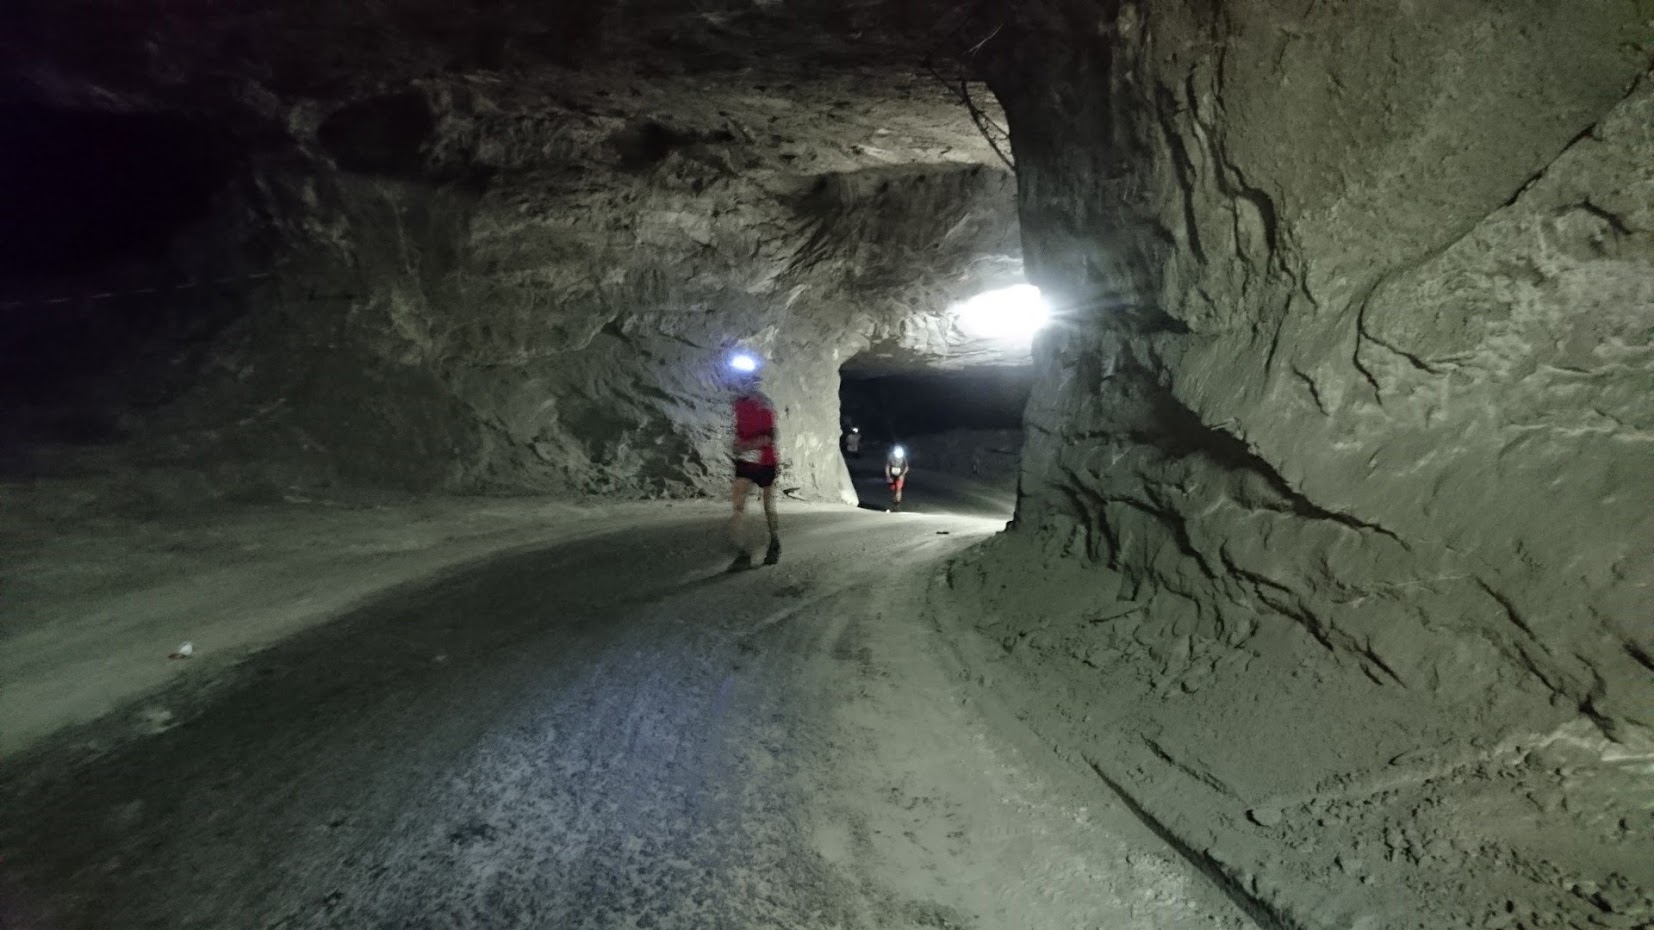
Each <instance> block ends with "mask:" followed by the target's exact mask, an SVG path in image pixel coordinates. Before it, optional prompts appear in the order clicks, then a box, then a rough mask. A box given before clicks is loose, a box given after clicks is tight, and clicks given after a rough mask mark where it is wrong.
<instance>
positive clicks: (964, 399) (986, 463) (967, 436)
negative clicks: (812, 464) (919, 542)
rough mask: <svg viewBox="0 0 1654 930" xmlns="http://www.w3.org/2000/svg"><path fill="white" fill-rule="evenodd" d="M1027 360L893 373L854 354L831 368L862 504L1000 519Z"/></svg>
mask: <svg viewBox="0 0 1654 930" xmlns="http://www.w3.org/2000/svg"><path fill="white" fill-rule="evenodd" d="M1032 388H1033V367H1032V366H1031V365H991V366H976V367H970V368H961V369H954V370H926V369H919V370H892V369H889V368H884V367H878V366H866V365H864V364H861V363H859V362H858V360H856V359H852V360H851V361H850V362H849V363H847V364H846V365H845V366H844V367H843V368H842V369H841V370H840V373H839V411H840V426H841V438H840V450H841V452H842V453H843V455H844V460H845V464H846V466H847V467H848V468H849V470H850V477H851V480H852V482H853V483H854V485H855V489H856V496H857V499H858V501H859V503H860V505H861V506H862V507H864V508H868V509H875V510H884V509H890V508H891V506H892V505H893V504H894V503H896V502H897V496H896V495H895V493H894V489H893V488H891V487H890V485H889V481H888V477H887V473H886V465H887V463H889V464H890V465H891V467H892V468H893V469H894V470H895V471H900V470H901V466H900V463H901V462H903V461H905V462H906V463H907V476H906V480H905V481H904V482H903V488H902V494H901V495H900V509H902V510H913V511H918V512H925V511H938V512H950V511H951V512H967V513H973V514H980V515H992V516H1005V517H1007V518H1008V517H1009V516H1010V515H1011V513H1012V511H1013V510H1014V507H1015V498H1016V486H1017V472H1018V465H1019V461H1020V456H1021V450H1022V439H1023V435H1022V422H1023V411H1024V409H1025V408H1026V407H1027V405H1028V397H1029V393H1030V392H1031V390H1032Z"/></svg>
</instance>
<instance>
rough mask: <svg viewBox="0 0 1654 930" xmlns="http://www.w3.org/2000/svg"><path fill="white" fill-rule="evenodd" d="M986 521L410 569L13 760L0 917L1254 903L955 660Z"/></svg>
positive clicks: (815, 517)
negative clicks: (412, 574) (760, 546)
mask: <svg viewBox="0 0 1654 930" xmlns="http://www.w3.org/2000/svg"><path fill="white" fill-rule="evenodd" d="M999 526H1000V524H999V522H998V521H994V520H988V519H981V518H972V517H962V516H937V515H916V514H902V515H884V514H872V513H867V512H865V511H861V512H857V511H849V510H846V511H844V512H842V513H838V512H811V513H807V514H802V515H797V516H795V517H793V518H791V519H790V520H789V522H788V525H787V529H788V538H787V550H786V558H785V560H784V561H783V563H782V564H781V565H779V566H776V567H774V568H765V569H759V570H755V571H752V572H747V573H742V574H737V575H724V574H721V573H720V572H719V568H720V567H721V563H722V559H723V556H722V554H721V552H720V551H719V550H718V549H717V547H716V546H715V545H713V544H712V541H713V540H715V539H716V536H715V535H713V531H712V530H711V528H709V527H707V526H704V525H698V524H697V525H683V524H682V523H677V524H672V525H663V526H659V527H650V528H647V529H645V530H640V531H634V532H630V533H626V534H618V535H613V536H606V537H599V538H597V539H595V540H586V541H582V542H578V543H573V544H566V545H561V546H555V547H551V548H548V549H545V550H543V551H536V552H532V553H527V554H517V555H513V556H510V557H507V558H504V559H501V560H498V561H495V562H493V563H491V564H489V565H487V566H486V567H481V568H478V569H476V570H474V571H470V572H468V573H466V574H464V575H462V576H459V577H449V578H447V579H445V580H443V581H441V582H439V583H437V584H436V585H434V586H433V587H430V588H428V589H426V590H412V591H404V592H402V593H400V594H397V595H395V596H394V597H393V598H391V599H389V600H386V601H382V602H380V603H378V604H376V605H374V606H372V607H371V608H368V609H365V610H362V611H360V612H358V613H356V614H355V615H353V616H351V617H348V618H345V619H343V620H340V621H337V622H334V623H332V624H328V625H326V626H323V627H319V628H317V629H314V630H311V631H310V632H307V633H304V634H302V635H300V636H298V637H295V638H293V639H290V640H288V641H286V642H284V643H283V644H281V645H279V646H277V647H275V648H273V649H270V650H267V651H264V652H262V653H259V654H257V655H256V656H254V657H252V658H250V659H248V660H247V661H245V662H243V663H241V664H240V665H239V666H237V667H236V668H235V669H234V670H233V671H232V672H231V673H230V674H229V675H228V676H227V677H221V678H220V679H219V680H217V681H216V682H214V683H213V684H211V685H210V686H200V685H195V686H191V687H190V688H188V689H186V688H184V687H182V686H180V687H178V688H174V689H173V690H172V691H171V692H169V693H167V694H165V695H163V696H162V697H161V698H159V699H157V700H156V701H152V702H150V703H149V705H148V706H150V707H151V708H152V709H154V708H160V710H159V711H154V712H152V713H151V715H150V716H149V717H147V718H145V717H144V716H143V715H139V716H137V717H133V716H124V717H121V718H119V719H111V720H108V721H105V722H104V723H102V724H99V725H96V726H94V727H92V728H88V729H82V730H80V731H77V732H74V733H71V734H69V735H68V736H65V737H62V738H60V739H58V740H56V741H54V742H52V743H50V744H49V745H48V746H46V747H45V748H43V749H41V750H39V751H36V752H34V753H33V754H31V755H30V756H29V757H26V758H22V759H15V760H10V761H9V762H8V764H7V768H6V770H5V771H4V772H3V773H0V779H4V781H3V783H0V791H3V792H4V805H5V810H6V811H7V816H6V818H5V822H4V826H3V828H0V829H3V833H0V840H3V844H4V845H3V850H4V855H5V859H4V866H3V867H4V869H6V873H5V875H4V882H5V885H4V888H3V890H4V897H3V899H0V900H3V902H4V903H3V905H0V926H3V927H5V928H7V930H11V928H14V927H15V928H34V927H50V928H54V930H70V928H117V927H118V928H149V927H154V928H179V930H183V928H206V927H214V928H217V927H223V928H335V927H338V928H356V927H362V928H392V927H396V928H586V927H590V928H599V927H602V928H609V927H657V928H725V927H727V928H746V927H753V928H757V927H799V928H816V927H820V928H832V927H838V928H863V927H865V928H887V927H962V928H963V927H1064V928H1072V927H1091V926H1106V927H1110V928H1119V927H1202V926H1209V927H1225V928H1228V927H1241V926H1247V924H1246V922H1245V920H1244V919H1243V918H1242V917H1240V916H1239V915H1238V913H1237V912H1236V911H1235V910H1234V909H1233V908H1232V906H1231V905H1230V904H1229V903H1228V901H1227V900H1226V899H1224V898H1223V896H1222V895H1221V894H1219V893H1218V892H1217V891H1215V890H1214V889H1212V888H1211V887H1209V886H1207V885H1206V884H1205V883H1204V880H1203V879H1202V878H1200V877H1199V875H1198V873H1196V872H1195V871H1194V870H1192V869H1190V868H1189V867H1187V866H1186V865H1185V864H1184V863H1183V862H1182V861H1181V860H1179V859H1178V858H1177V856H1176V854H1175V853H1173V852H1171V851H1170V850H1169V849H1168V848H1166V847H1165V846H1164V845H1163V844H1161V843H1160V841H1159V840H1158V839H1156V838H1155V837H1154V836H1153V835H1152V834H1151V833H1149V832H1148V831H1147V830H1146V829H1145V828H1143V827H1142V826H1140V825H1139V824H1138V823H1137V821H1136V820H1135V819H1133V818H1132V816H1131V815H1130V814H1129V813H1128V812H1126V811H1124V810H1123V809H1120V808H1119V807H1118V805H1117V804H1115V802H1112V801H1110V800H1108V799H1107V798H1108V795H1107V792H1106V791H1103V790H1101V786H1099V785H1097V784H1095V783H1092V782H1089V781H1087V779H1086V777H1085V776H1083V775H1081V774H1079V773H1078V772H1077V771H1076V770H1074V769H1071V768H1069V767H1068V766H1067V765H1066V764H1065V763H1062V762H1061V761H1059V760H1057V759H1055V758H1053V757H1050V756H1048V755H1044V754H1042V751H1041V750H1040V749H1038V747H1037V744H1036V743H1035V742H1033V741H1031V740H1029V739H1027V738H1025V736H1024V735H1023V734H1022V733H1021V731H1020V729H1019V728H1018V727H1017V725H1016V724H1015V723H1014V721H1010V720H1008V719H1005V718H1004V717H1003V716H1002V715H1000V714H998V713H997V712H995V711H994V710H993V708H984V707H979V706H977V705H976V704H975V703H974V702H973V700H972V699H970V698H968V697H966V696H965V693H964V691H963V690H962V689H960V688H958V687H956V685H957V684H958V682H959V681H960V676H961V674H962V672H961V670H960V669H959V668H958V667H957V665H956V664H955V663H954V662H953V660H951V659H950V653H949V652H948V650H947V649H946V648H945V644H944V643H943V641H942V639H941V637H940V636H939V634H938V633H937V632H936V631H935V630H932V629H929V628H926V627H925V626H924V625H923V623H922V622H921V621H919V620H918V619H917V618H918V617H919V616H920V612H919V610H918V609H917V607H918V605H917V603H915V600H916V598H917V597H918V596H919V594H920V592H922V591H923V589H924V582H925V580H927V579H928V578H929V577H930V575H931V573H932V572H934V571H935V570H936V569H937V567H938V565H939V564H940V562H941V561H942V560H943V559H945V558H946V557H947V556H948V555H949V554H951V553H952V552H955V551H957V550H958V549H960V548H961V547H963V546H965V545H968V544H970V543H971V542H974V541H976V540H978V539H980V538H981V537H982V536H983V535H984V534H986V533H990V532H992V531H994V530H996V529H998V528H999ZM145 719H148V720H149V721H150V725H149V726H148V730H149V731H150V732H147V733H144V734H141V735H134V731H133V729H132V727H133V726H134V723H135V722H136V724H137V725H139V726H142V725H143V721H144V720H145Z"/></svg>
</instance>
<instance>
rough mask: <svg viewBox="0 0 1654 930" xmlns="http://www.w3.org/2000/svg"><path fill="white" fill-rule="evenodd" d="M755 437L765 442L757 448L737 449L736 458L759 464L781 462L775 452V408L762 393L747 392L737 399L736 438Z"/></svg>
mask: <svg viewBox="0 0 1654 930" xmlns="http://www.w3.org/2000/svg"><path fill="white" fill-rule="evenodd" d="M753 439H762V440H763V441H764V444H763V445H762V446H760V447H759V448H757V449H737V450H736V453H735V455H736V458H738V459H740V460H741V461H743V462H753V463H754V464H757V465H775V464H777V463H779V462H780V457H779V456H777V455H776V452H775V408H774V407H772V406H770V399H769V398H768V397H765V396H764V395H762V394H746V395H743V396H741V397H737V398H736V399H735V440H736V442H746V441H748V440H753Z"/></svg>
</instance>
